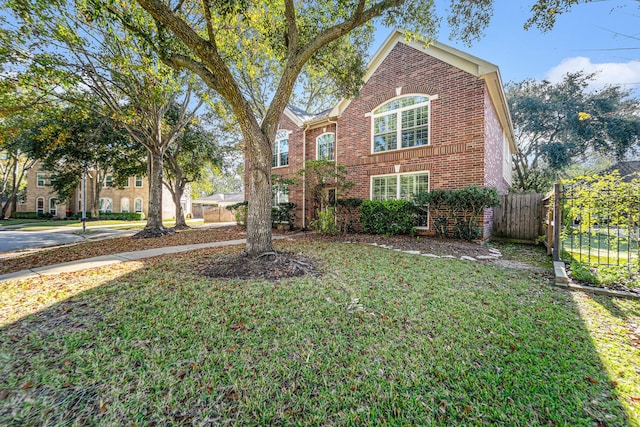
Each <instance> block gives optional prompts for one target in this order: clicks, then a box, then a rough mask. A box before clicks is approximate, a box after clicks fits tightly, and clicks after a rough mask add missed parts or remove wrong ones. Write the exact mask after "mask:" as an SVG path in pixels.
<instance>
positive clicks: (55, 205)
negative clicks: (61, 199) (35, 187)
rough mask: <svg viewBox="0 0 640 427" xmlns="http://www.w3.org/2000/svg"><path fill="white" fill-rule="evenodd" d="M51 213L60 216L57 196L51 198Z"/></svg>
mask: <svg viewBox="0 0 640 427" xmlns="http://www.w3.org/2000/svg"><path fill="white" fill-rule="evenodd" d="M49 213H50V214H51V215H53V216H58V199H56V198H55V197H52V198H50V199H49Z"/></svg>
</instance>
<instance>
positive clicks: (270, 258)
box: [196, 251, 321, 280]
mask: <svg viewBox="0 0 640 427" xmlns="http://www.w3.org/2000/svg"><path fill="white" fill-rule="evenodd" d="M196 270H197V271H198V273H199V274H200V275H202V276H207V277H212V278H223V279H264V280H280V279H286V278H289V277H298V276H304V275H310V276H313V277H320V276H321V273H320V271H318V269H317V268H316V263H315V261H313V260H311V259H309V258H307V257H304V256H301V255H294V254H292V253H289V252H281V251H278V252H269V253H266V254H263V255H262V256H260V257H257V258H248V257H247V256H245V255H242V254H240V255H237V254H236V255H226V254H222V255H217V256H213V257H209V258H205V259H202V260H201V261H200V262H199V263H198V265H197V266H196Z"/></svg>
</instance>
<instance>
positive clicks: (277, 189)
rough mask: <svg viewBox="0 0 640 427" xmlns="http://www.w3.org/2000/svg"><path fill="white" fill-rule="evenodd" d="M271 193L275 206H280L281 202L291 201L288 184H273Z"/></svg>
mask: <svg viewBox="0 0 640 427" xmlns="http://www.w3.org/2000/svg"><path fill="white" fill-rule="evenodd" d="M271 194H272V195H273V203H272V205H273V207H278V205H279V204H280V203H289V186H288V185H283V184H279V185H274V186H272V187H271Z"/></svg>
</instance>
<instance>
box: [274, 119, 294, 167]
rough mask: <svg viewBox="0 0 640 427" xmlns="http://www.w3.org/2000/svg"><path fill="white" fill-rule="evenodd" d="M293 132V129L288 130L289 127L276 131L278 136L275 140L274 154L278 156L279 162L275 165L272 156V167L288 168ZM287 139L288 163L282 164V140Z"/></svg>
mask: <svg viewBox="0 0 640 427" xmlns="http://www.w3.org/2000/svg"><path fill="white" fill-rule="evenodd" d="M292 133H293V131H291V130H287V129H278V131H277V132H276V137H275V139H274V141H273V155H275V156H277V157H276V159H277V162H276V164H275V166H274V165H273V157H272V158H271V169H278V168H286V167H288V166H289V160H290V158H289V149H290V144H289V139H290V138H289V136H290V135H291V134H292ZM284 140H286V141H287V164H286V165H281V164H280V154H281V153H280V141H284Z"/></svg>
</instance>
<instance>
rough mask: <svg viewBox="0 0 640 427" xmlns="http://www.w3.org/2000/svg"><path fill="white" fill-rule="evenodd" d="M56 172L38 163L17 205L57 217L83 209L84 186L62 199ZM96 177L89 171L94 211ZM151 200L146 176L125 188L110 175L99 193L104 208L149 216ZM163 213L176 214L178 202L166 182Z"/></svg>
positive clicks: (187, 203)
mask: <svg viewBox="0 0 640 427" xmlns="http://www.w3.org/2000/svg"><path fill="white" fill-rule="evenodd" d="M53 175H55V174H53V173H52V172H49V171H46V170H44V169H42V166H41V164H40V163H39V162H38V163H36V164H35V165H34V166H33V167H32V168H31V169H30V170H29V171H28V173H27V191H26V193H27V196H26V200H24V203H19V204H18V205H17V211H18V212H37V213H43V214H44V213H49V214H51V215H52V216H53V218H65V217H66V216H68V215H73V214H76V213H80V212H82V196H83V192H82V188H81V186H79V187H78V188H77V189H76V190H75V191H74V193H73V195H72V196H71V197H70V198H69V200H65V201H64V202H62V201H61V200H60V199H59V197H58V195H57V193H56V192H55V191H54V190H53V188H52V187H51V179H52V177H53ZM95 179H96V176H95V171H89V172H88V173H87V192H86V193H87V194H86V197H87V200H86V210H87V212H91V207H92V206H93V202H94V200H95V195H94V194H93V192H92V191H91V189H92V188H93V187H94V181H95ZM190 202H191V201H190V199H188V198H185V200H184V202H183V205H182V208H183V210H184V212H185V215H186V214H189V213H190V212H191V203H190ZM148 203H149V180H148V179H147V177H146V176H130V177H129V178H128V180H127V184H126V185H125V186H124V187H123V188H117V187H115V186H114V185H113V177H112V176H111V175H106V176H105V179H104V182H103V184H102V188H101V189H100V194H99V197H98V209H99V211H100V212H142V213H144V215H145V217H146V216H147V206H148ZM162 217H163V218H173V217H175V205H174V204H173V200H172V198H171V194H170V193H169V191H168V190H167V189H166V188H165V187H164V186H163V194H162Z"/></svg>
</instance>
